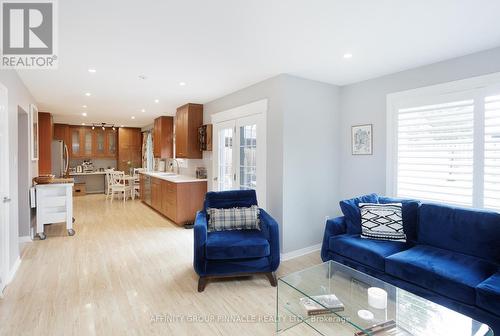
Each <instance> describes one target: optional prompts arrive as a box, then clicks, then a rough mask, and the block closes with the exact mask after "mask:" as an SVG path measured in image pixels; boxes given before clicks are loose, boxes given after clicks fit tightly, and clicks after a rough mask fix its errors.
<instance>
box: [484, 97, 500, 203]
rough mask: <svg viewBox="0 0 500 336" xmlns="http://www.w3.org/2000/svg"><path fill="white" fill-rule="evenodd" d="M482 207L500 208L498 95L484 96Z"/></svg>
mask: <svg viewBox="0 0 500 336" xmlns="http://www.w3.org/2000/svg"><path fill="white" fill-rule="evenodd" d="M484 101H485V105H484V126H485V127H484V200H483V201H484V207H485V208H489V209H495V210H500V95H498V96H490V97H486V98H485V100H484Z"/></svg>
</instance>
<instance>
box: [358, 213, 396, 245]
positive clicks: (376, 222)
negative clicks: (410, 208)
mask: <svg viewBox="0 0 500 336" xmlns="http://www.w3.org/2000/svg"><path fill="white" fill-rule="evenodd" d="M358 206H359V210H360V212H361V238H368V239H378V240H391V241H401V242H406V234H405V232H404V230H403V216H402V207H403V206H402V204H401V203H387V204H375V203H359V205H358Z"/></svg>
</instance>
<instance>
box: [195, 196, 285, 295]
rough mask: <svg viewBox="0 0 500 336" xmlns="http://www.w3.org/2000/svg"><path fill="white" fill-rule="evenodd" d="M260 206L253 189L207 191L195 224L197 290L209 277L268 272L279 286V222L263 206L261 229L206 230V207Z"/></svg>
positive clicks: (203, 285) (261, 210)
mask: <svg viewBox="0 0 500 336" xmlns="http://www.w3.org/2000/svg"><path fill="white" fill-rule="evenodd" d="M252 205H257V195H256V194H255V191H254V190H231V191H222V192H208V193H207V194H206V195H205V203H204V206H203V210H202V211H199V212H198V213H197V215H196V220H195V224H194V262H193V264H194V269H195V271H196V273H197V274H198V275H199V281H198V291H199V292H202V291H203V290H204V289H205V286H206V284H207V281H208V280H209V279H210V278H221V277H233V276H242V275H249V274H260V273H262V274H265V275H266V276H267V278H268V279H269V281H270V282H271V285H272V286H276V277H275V274H274V271H276V269H277V268H278V266H279V263H280V248H279V233H278V223H276V221H275V220H274V219H273V218H272V217H271V216H270V215H269V214H268V213H267V212H266V211H264V210H263V209H260V217H259V219H260V230H233V231H220V232H207V211H206V210H207V208H224V209H227V208H233V207H249V206H252Z"/></svg>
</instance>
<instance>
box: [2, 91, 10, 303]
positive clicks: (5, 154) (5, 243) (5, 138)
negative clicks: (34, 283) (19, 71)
mask: <svg viewBox="0 0 500 336" xmlns="http://www.w3.org/2000/svg"><path fill="white" fill-rule="evenodd" d="M7 106H8V105H7V88H6V87H5V86H3V85H2V84H0V294H1V291H2V290H3V288H4V287H5V279H6V277H7V273H8V269H9V261H8V257H9V252H8V251H9V250H8V249H9V240H8V239H9V230H8V228H9V202H10V195H9V128H8V125H9V122H8V121H9V119H8V109H7Z"/></svg>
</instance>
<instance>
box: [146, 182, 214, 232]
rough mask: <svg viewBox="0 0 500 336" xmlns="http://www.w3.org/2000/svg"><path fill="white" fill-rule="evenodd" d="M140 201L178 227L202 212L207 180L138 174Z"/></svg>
mask: <svg viewBox="0 0 500 336" xmlns="http://www.w3.org/2000/svg"><path fill="white" fill-rule="evenodd" d="M140 174H141V178H140V181H141V199H142V201H143V202H144V203H145V204H147V205H149V206H150V207H151V208H153V209H154V210H156V211H158V212H159V213H160V214H162V215H163V216H165V217H167V218H168V219H170V220H171V221H173V222H174V223H176V224H177V225H184V224H191V223H193V222H194V219H195V216H196V212H197V211H198V210H201V209H202V208H203V201H204V199H205V194H206V192H207V180H206V179H197V178H195V177H192V176H185V175H177V174H174V173H162V172H141V173H140Z"/></svg>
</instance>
